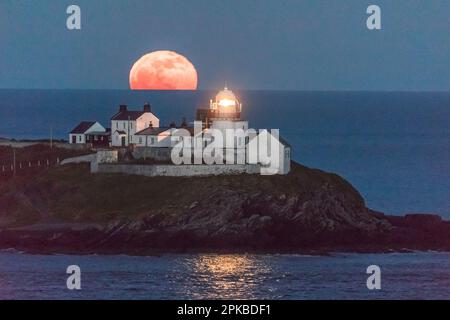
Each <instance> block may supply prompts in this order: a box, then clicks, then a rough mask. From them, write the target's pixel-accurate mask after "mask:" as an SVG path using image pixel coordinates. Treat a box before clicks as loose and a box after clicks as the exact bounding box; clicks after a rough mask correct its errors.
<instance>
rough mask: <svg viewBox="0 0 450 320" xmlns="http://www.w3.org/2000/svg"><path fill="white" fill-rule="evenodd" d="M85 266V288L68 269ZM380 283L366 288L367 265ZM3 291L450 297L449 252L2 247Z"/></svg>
mask: <svg viewBox="0 0 450 320" xmlns="http://www.w3.org/2000/svg"><path fill="white" fill-rule="evenodd" d="M74 264H75V265H78V266H79V267H80V268H81V290H74V291H71V290H68V289H67V286H66V280H67V277H68V275H67V274H66V269H67V267H68V266H69V265H74ZM373 264H374V265H378V266H379V267H380V269H381V290H368V289H367V286H366V281H367V278H368V276H369V275H368V274H366V270H367V267H368V266H369V265H373ZM0 299H158V300H160V299H450V254H449V253H431V252H428V253H392V254H335V255H333V256H326V257H324V256H302V255H249V254H247V255H245V254H242V255H214V254H195V255H164V256H161V257H131V256H65V255H53V256H41V255H28V254H19V253H6V252H3V253H0Z"/></svg>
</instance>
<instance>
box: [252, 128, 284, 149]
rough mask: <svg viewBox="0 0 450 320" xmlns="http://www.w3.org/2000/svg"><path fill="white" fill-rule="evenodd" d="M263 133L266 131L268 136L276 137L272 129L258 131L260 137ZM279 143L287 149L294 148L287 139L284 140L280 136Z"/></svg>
mask: <svg viewBox="0 0 450 320" xmlns="http://www.w3.org/2000/svg"><path fill="white" fill-rule="evenodd" d="M263 131H266V132H267V133H268V134H270V135H271V136H273V137H275V136H274V135H272V133H271V130H270V129H259V130H257V131H256V132H257V134H258V135H259V134H260V133H262V132H263ZM278 141H279V142H280V143H281V144H282V145H283V146H285V147H286V148H292V146H291V144H290V143H289V142H288V141H287V140H286V139H285V138H283V137H282V136H281V135H279V136H278Z"/></svg>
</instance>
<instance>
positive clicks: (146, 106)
mask: <svg viewBox="0 0 450 320" xmlns="http://www.w3.org/2000/svg"><path fill="white" fill-rule="evenodd" d="M144 112H152V106H151V105H150V103H148V102H146V103H145V104H144Z"/></svg>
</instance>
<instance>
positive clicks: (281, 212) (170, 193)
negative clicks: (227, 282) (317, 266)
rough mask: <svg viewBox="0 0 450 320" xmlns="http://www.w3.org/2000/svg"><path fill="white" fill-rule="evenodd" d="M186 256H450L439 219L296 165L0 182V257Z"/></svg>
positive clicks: (84, 172) (447, 229)
mask: <svg viewBox="0 0 450 320" xmlns="http://www.w3.org/2000/svg"><path fill="white" fill-rule="evenodd" d="M1 248H3V249H4V248H16V249H19V250H26V251H33V252H66V253H129V254H151V253H158V252H169V251H170V252H185V251H233V252H236V251H255V252H284V251H288V252H317V253H323V252H328V251H358V252H379V251H388V250H415V249H421V250H427V249H433V250H450V223H449V222H446V221H443V220H441V218H440V217H439V216H433V215H422V214H410V215H406V216H405V217H394V216H386V215H384V214H382V213H377V212H374V211H372V210H370V209H368V208H366V206H365V204H364V200H363V198H362V197H361V195H360V194H359V193H358V192H357V191H356V190H355V189H354V188H353V187H352V186H351V185H350V184H349V183H348V182H347V181H345V180H344V179H342V178H341V177H339V176H337V175H335V174H331V173H326V172H323V171H320V170H316V169H310V168H307V167H304V166H301V165H299V164H296V163H293V165H292V171H291V173H290V174H289V175H287V176H259V175H239V176H212V177H196V178H174V177H152V178H149V177H141V176H130V175H120V174H94V175H92V174H90V173H89V170H88V168H87V166H85V165H69V166H59V167H54V168H49V169H47V170H43V171H39V172H33V173H32V174H24V175H18V176H16V177H10V178H8V179H3V180H1V182H0V249H1Z"/></svg>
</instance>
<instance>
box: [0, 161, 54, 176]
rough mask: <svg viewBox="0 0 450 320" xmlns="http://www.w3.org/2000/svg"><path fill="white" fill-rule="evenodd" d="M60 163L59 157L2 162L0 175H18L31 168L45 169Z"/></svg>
mask: <svg viewBox="0 0 450 320" xmlns="http://www.w3.org/2000/svg"><path fill="white" fill-rule="evenodd" d="M59 163H60V160H59V158H56V159H43V160H33V161H22V162H16V163H14V162H11V163H2V164H0V175H11V174H12V175H16V174H19V173H21V172H25V171H27V170H31V169H45V168H49V167H52V166H55V165H58V164H59Z"/></svg>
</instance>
